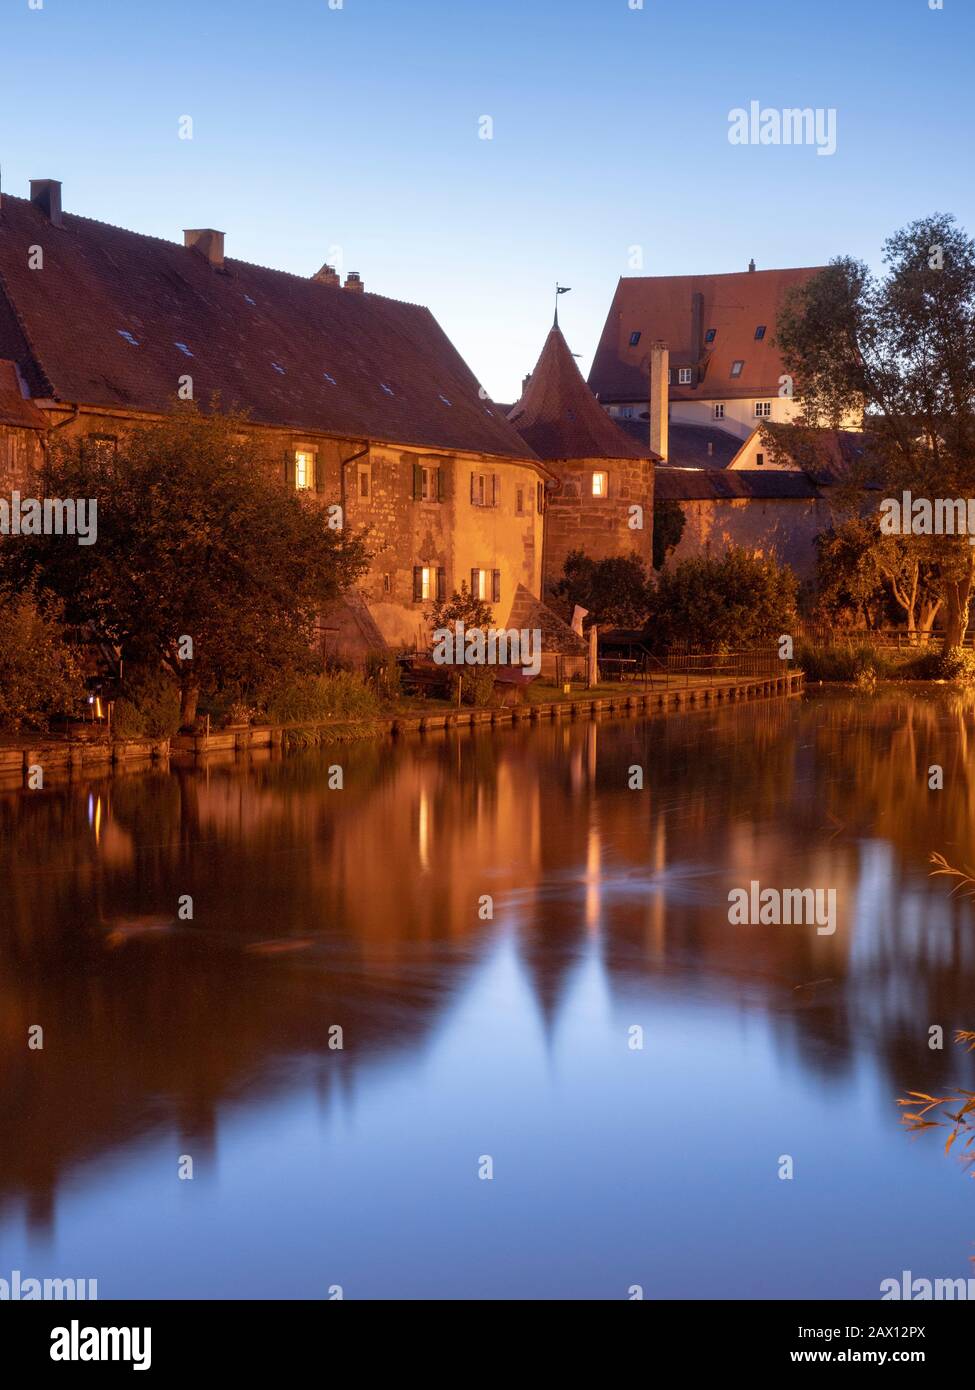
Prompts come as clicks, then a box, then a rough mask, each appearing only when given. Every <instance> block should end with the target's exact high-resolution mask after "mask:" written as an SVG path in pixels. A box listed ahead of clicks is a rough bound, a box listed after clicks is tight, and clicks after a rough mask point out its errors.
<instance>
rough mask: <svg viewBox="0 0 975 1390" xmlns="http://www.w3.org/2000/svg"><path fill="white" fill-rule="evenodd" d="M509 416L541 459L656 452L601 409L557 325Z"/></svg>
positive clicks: (639, 456)
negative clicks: (624, 429) (625, 430)
mask: <svg viewBox="0 0 975 1390" xmlns="http://www.w3.org/2000/svg"><path fill="white" fill-rule="evenodd" d="M508 418H509V420H510V421H511V423H512V424H513V425H514V427H515V429H516V430H517V431H518V433H519V434H520V435H521V437H522V438H523V439H524V440H525V441H526V443H527V444H528V446H529V447H530V448H531V449H532V450H534V452H535V453H536V454H537V455H538V457H539V458H541V459H549V460H551V459H583V458H612V459H618V458H650V457H656V455H651V454H650V451H649V449H648V448H646V447H644V446H643V445H641V444H638V443H637V442H636V440H634V439H632V438H631V437H630V436H629V435H627V434H624V433H623V431H622V430H621V429H620V427H619V426H618V425H617V424H616V423H615V421H613V420H611V419H610V417H609V416H608V415H607V414H606V412H605V410H603V409H602V407H601V406H600V405H599V403H598V401H597V400H596V398H595V396H594V395H593V394H592V392H591V391H590V390H589V387H588V386H587V385H586V383H585V381H584V380H583V378H582V373H581V372H580V371H579V368H578V367H577V366H576V360H575V358H574V357H573V356H572V353H571V352H570V351H569V347H568V344H567V343H566V341H565V339H564V338H563V336H562V331H561V329H559V328H558V327H554V328H552V329H551V331H550V332H549V335H548V337H547V338H546V339H545V346H544V347H543V348H542V353H541V356H540V357H539V359H538V362H537V364H536V366H535V370H534V371H533V372H532V374H531V376H530V377H529V379H528V384H527V385H526V387H525V390H524V394H523V395H522V398H521V400H520V401H518V402H517V403H516V404H515V405H514V406H513V407H512V409H511V412H510V414H509V416H508Z"/></svg>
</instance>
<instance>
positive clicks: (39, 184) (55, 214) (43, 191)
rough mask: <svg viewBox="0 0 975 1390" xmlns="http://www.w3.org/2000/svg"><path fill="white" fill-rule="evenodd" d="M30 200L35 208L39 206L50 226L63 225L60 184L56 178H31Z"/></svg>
mask: <svg viewBox="0 0 975 1390" xmlns="http://www.w3.org/2000/svg"><path fill="white" fill-rule="evenodd" d="M30 200H31V202H32V203H33V204H34V206H35V207H36V208H40V210H41V212H43V214H44V216H45V217H46V218H47V220H48V221H49V222H50V223H51V225H52V226H54V227H60V226H63V219H62V217H61V184H60V182H59V181H58V180H57V179H31V181H30Z"/></svg>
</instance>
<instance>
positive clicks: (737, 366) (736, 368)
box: [731, 357, 745, 376]
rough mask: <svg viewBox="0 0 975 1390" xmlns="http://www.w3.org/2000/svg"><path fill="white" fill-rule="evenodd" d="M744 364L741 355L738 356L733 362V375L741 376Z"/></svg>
mask: <svg viewBox="0 0 975 1390" xmlns="http://www.w3.org/2000/svg"><path fill="white" fill-rule="evenodd" d="M744 365H745V363H744V361H743V360H742V359H741V358H740V357H739V358H736V360H735V361H734V362H732V364H731V375H732V376H741V372H742V368H743V367H744Z"/></svg>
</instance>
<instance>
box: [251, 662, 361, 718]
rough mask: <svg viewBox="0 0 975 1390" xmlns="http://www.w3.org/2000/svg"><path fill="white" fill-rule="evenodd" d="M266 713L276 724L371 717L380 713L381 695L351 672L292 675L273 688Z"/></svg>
mask: <svg viewBox="0 0 975 1390" xmlns="http://www.w3.org/2000/svg"><path fill="white" fill-rule="evenodd" d="M267 712H268V716H269V718H270V719H271V720H272V722H273V723H275V724H316V723H319V722H322V721H324V720H329V719H372V718H374V717H375V716H376V715H378V714H379V698H378V696H377V694H376V691H375V690H374V689H373V688H372V686H370V685H367V684H366V682H365V681H364V680H363V679H362V677H361V676H358V675H356V674H355V673H354V672H352V671H335V672H333V673H332V674H330V675H312V676H295V675H292V676H288V677H287V678H286V679H285V680H283V681H281V683H280V684H279V685H277V686H276V687H274V688H273V689H272V690H271V691H270V693H269V695H268V697H267Z"/></svg>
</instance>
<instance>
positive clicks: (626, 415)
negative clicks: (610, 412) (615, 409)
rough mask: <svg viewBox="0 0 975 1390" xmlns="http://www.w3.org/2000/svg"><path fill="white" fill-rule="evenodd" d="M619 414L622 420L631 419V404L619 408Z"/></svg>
mask: <svg viewBox="0 0 975 1390" xmlns="http://www.w3.org/2000/svg"><path fill="white" fill-rule="evenodd" d="M620 415H621V416H622V417H623V419H624V420H632V419H633V407H632V406H631V405H624V406H623V407H622V408H621V410H620Z"/></svg>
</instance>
